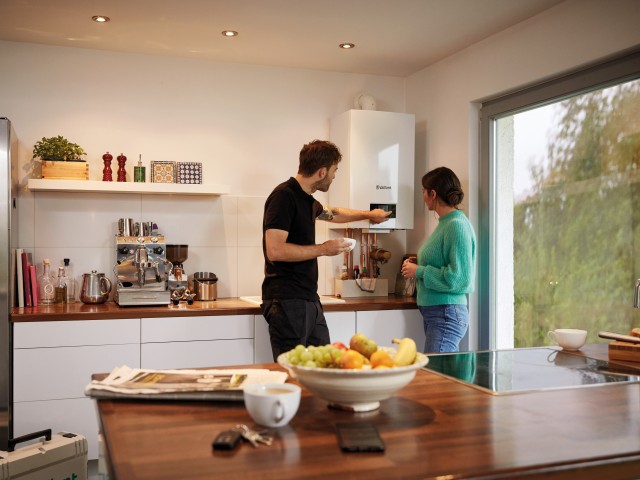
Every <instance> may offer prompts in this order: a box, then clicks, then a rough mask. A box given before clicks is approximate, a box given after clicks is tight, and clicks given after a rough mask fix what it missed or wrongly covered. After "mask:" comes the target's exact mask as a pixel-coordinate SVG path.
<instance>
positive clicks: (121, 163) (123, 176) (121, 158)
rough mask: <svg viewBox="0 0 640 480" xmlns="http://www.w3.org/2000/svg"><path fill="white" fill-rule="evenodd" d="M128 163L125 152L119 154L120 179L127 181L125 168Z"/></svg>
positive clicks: (120, 180)
mask: <svg viewBox="0 0 640 480" xmlns="http://www.w3.org/2000/svg"><path fill="white" fill-rule="evenodd" d="M125 163H127V157H125V156H124V154H122V153H121V154H120V155H118V181H119V182H126V181H127V171H126V170H125V168H124V164H125Z"/></svg>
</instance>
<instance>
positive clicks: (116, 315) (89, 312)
mask: <svg viewBox="0 0 640 480" xmlns="http://www.w3.org/2000/svg"><path fill="white" fill-rule="evenodd" d="M343 300H344V303H330V304H326V305H323V307H324V311H325V312H353V311H371V310H374V311H375V310H409V309H416V308H418V307H417V305H416V299H415V298H414V297H400V296H396V295H389V296H388V297H362V298H361V297H358V298H343ZM260 314H262V312H261V311H260V307H258V306H257V305H255V304H252V303H249V302H245V301H244V300H240V299H239V298H220V299H218V300H214V301H208V302H194V304H193V305H187V304H186V303H180V304H179V305H167V306H136V307H121V306H119V305H118V304H116V303H115V302H107V303H103V304H97V305H92V304H84V303H82V302H76V303H72V304H65V305H46V306H45V305H41V306H38V307H28V308H14V309H13V310H12V312H11V321H12V322H14V323H17V322H51V321H69V320H113V319H124V318H155V317H204V316H219V315H260Z"/></svg>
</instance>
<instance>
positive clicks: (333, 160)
mask: <svg viewBox="0 0 640 480" xmlns="http://www.w3.org/2000/svg"><path fill="white" fill-rule="evenodd" d="M340 160H342V154H341V153H340V149H339V148H338V147H336V146H335V145H334V144H333V143H331V142H329V141H327V140H313V141H312V142H309V143H307V144H306V145H304V146H303V147H302V150H300V164H299V166H298V173H299V174H300V175H303V176H305V177H310V176H311V175H313V174H314V173H316V172H317V171H318V170H320V169H321V168H322V167H325V168H326V169H329V168H331V166H332V165H336V164H338V162H340Z"/></svg>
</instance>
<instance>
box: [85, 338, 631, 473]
mask: <svg viewBox="0 0 640 480" xmlns="http://www.w3.org/2000/svg"><path fill="white" fill-rule="evenodd" d="M582 352H583V354H586V355H588V356H590V357H592V358H600V359H604V360H606V359H607V347H606V344H595V345H588V346H585V347H584V348H583V350H582ZM628 365H631V366H635V367H638V366H640V364H631V363H629V364H628ZM260 367H263V368H264V367H266V368H270V369H279V368H280V367H279V366H278V365H277V364H267V365H261V366H260ZM290 381H291V380H290ZM97 407H98V408H97V410H98V414H99V417H100V422H101V426H102V432H103V435H104V438H105V446H106V451H107V455H108V465H109V468H110V474H111V477H110V478H112V479H130V478H136V479H154V480H161V479H174V478H180V479H211V478H242V479H254V478H255V479H296V480H298V479H303V478H365V479H367V480H376V479H380V480H382V479H384V480H388V479H394V478H403V479H413V478H420V479H425V478H440V479H444V478H450V479H454V478H455V479H459V478H501V479H511V478H545V479H560V478H563V479H565V478H566V479H576V478H579V479H598V480H601V479H607V480H610V479H630V478H638V477H639V476H640V388H639V386H638V384H637V383H626V384H613V385H605V386H588V387H583V388H570V389H560V390H553V391H538V392H529V393H522V394H513V395H504V396H495V395H491V394H487V393H485V392H482V391H479V390H477V389H475V388H472V387H470V386H468V385H465V384H462V383H460V382H457V381H454V380H451V379H449V378H446V377H444V376H442V375H439V374H436V373H433V372H430V371H428V370H421V371H418V373H417V375H416V378H415V379H414V380H413V381H412V382H411V383H410V384H409V385H408V386H407V387H405V388H403V389H402V390H400V391H399V392H397V393H396V395H394V396H393V397H392V398H390V399H388V400H385V401H383V402H382V405H381V408H380V409H379V410H376V411H373V412H367V413H359V414H353V413H349V412H345V411H340V410H333V409H329V408H327V404H326V402H324V401H322V400H320V399H318V398H316V397H314V396H311V394H310V393H309V392H308V391H306V390H304V389H303V398H302V401H301V404H300V409H299V411H298V413H297V415H296V416H295V417H294V418H293V420H292V421H291V423H290V424H289V425H288V426H286V427H283V428H280V429H276V430H274V431H273V432H274V437H275V439H274V443H273V445H271V446H269V447H266V446H262V447H258V448H254V447H252V446H250V445H249V444H245V443H243V444H241V445H239V446H238V447H237V448H236V449H235V450H232V451H226V452H221V451H214V450H212V448H211V442H212V440H213V439H214V437H215V436H216V435H217V434H218V433H219V432H221V431H223V430H227V429H230V428H232V427H233V426H234V425H236V424H239V423H246V424H248V425H250V426H251V425H252V423H251V420H250V418H249V416H248V414H247V413H246V411H245V409H244V406H243V404H242V403H241V402H210V403H205V402H202V403H197V402H160V401H158V402H149V401H122V400H117V401H116V400H99V401H97ZM352 421H357V422H359V421H367V422H373V423H374V424H375V425H376V426H377V427H378V430H379V431H380V435H381V437H382V439H383V441H384V442H385V444H386V451H385V452H384V453H343V452H341V451H340V449H339V447H338V444H337V441H336V435H335V424H336V423H337V422H352Z"/></svg>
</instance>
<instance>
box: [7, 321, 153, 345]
mask: <svg viewBox="0 0 640 480" xmlns="http://www.w3.org/2000/svg"><path fill="white" fill-rule="evenodd" d="M124 343H140V319H139V318H128V319H123V320H77V321H60V322H17V323H15V324H14V327H13V348H37V347H71V346H75V345H109V344H114V345H120V344H124Z"/></svg>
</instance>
